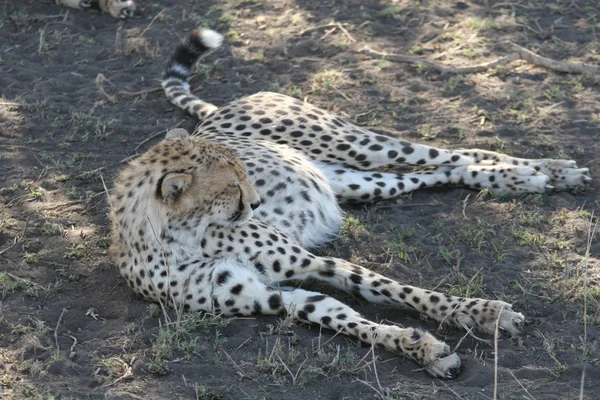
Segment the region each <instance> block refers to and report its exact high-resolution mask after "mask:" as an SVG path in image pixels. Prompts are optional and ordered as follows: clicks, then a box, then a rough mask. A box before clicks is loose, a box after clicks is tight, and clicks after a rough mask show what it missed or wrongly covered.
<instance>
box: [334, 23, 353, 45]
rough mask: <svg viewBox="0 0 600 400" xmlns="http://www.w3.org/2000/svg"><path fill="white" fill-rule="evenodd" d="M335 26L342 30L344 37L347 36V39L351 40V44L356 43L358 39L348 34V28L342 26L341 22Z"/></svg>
mask: <svg viewBox="0 0 600 400" xmlns="http://www.w3.org/2000/svg"><path fill="white" fill-rule="evenodd" d="M335 26H337V27H338V28H340V31H342V32H344V35H346V37H347V38H348V39H350V41H351V42H353V43H356V39H354V38H353V37H352V35H351V34H350V33H349V32H348V30H346V28H344V27H343V26H342V24H340V23H339V22H338V23H337V24H335Z"/></svg>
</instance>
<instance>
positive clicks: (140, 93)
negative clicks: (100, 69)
mask: <svg viewBox="0 0 600 400" xmlns="http://www.w3.org/2000/svg"><path fill="white" fill-rule="evenodd" d="M162 90H163V88H162V87H155V88H152V89H148V90H140V91H138V92H127V91H120V92H119V94H120V95H121V96H125V97H137V96H143V95H146V94H150V93H158V92H161V91H162Z"/></svg>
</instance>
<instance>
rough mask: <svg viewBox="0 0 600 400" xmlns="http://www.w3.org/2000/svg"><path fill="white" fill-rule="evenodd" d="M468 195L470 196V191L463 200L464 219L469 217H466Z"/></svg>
mask: <svg viewBox="0 0 600 400" xmlns="http://www.w3.org/2000/svg"><path fill="white" fill-rule="evenodd" d="M469 197H471V193H469V194H468V195H467V197H465V199H464V200H463V208H462V215H463V218H464V219H469V217H467V205H468V204H469Z"/></svg>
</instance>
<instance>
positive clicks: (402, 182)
mask: <svg viewBox="0 0 600 400" xmlns="http://www.w3.org/2000/svg"><path fill="white" fill-rule="evenodd" d="M313 164H314V165H316V166H317V167H318V168H319V170H320V171H321V172H322V173H323V175H325V177H326V178H327V181H328V182H329V185H330V186H331V188H332V190H333V192H334V193H335V196H336V198H337V200H338V201H339V202H340V203H348V204H352V203H371V202H377V201H381V200H388V199H393V198H395V197H397V196H399V195H401V194H403V193H408V192H412V191H413V190H417V189H422V188H424V187H433V186H439V185H443V184H448V183H451V182H450V175H448V174H446V173H445V171H444V170H440V171H433V172H423V173H406V174H394V173H388V172H377V171H358V170H356V169H352V168H346V167H344V166H342V165H338V164H326V163H322V162H318V161H313ZM447 168H452V167H447Z"/></svg>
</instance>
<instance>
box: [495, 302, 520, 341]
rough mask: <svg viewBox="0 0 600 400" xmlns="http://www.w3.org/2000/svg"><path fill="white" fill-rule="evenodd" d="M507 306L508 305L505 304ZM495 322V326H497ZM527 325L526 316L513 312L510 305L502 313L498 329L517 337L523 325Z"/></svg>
mask: <svg viewBox="0 0 600 400" xmlns="http://www.w3.org/2000/svg"><path fill="white" fill-rule="evenodd" d="M504 304H506V303H504ZM495 322H496V321H494V325H495ZM524 324H525V316H524V315H523V314H521V313H519V312H515V311H513V310H512V308H511V305H510V304H506V306H505V307H504V308H502V311H501V313H500V319H499V320H498V329H500V330H503V331H505V332H508V333H509V334H510V335H511V336H517V335H518V334H519V333H520V332H521V329H522V328H523V325H524Z"/></svg>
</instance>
